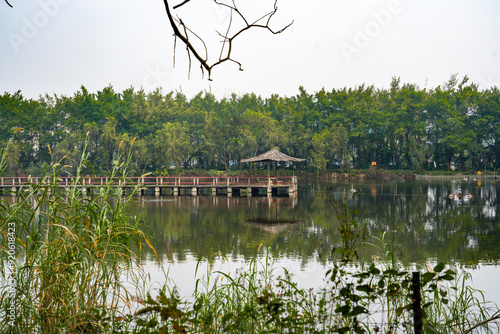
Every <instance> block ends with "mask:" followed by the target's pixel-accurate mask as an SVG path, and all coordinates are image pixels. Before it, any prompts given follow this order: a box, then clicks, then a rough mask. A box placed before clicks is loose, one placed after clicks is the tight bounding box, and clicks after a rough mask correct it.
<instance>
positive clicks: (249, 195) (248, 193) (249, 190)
mask: <svg viewBox="0 0 500 334" xmlns="http://www.w3.org/2000/svg"><path fill="white" fill-rule="evenodd" d="M247 197H252V188H251V187H248V188H247Z"/></svg>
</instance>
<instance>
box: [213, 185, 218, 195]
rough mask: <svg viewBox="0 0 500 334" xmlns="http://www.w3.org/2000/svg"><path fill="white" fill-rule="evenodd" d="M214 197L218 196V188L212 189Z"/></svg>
mask: <svg viewBox="0 0 500 334" xmlns="http://www.w3.org/2000/svg"><path fill="white" fill-rule="evenodd" d="M212 196H217V188H215V187H213V188H212Z"/></svg>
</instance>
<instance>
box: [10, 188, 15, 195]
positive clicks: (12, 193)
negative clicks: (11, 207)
mask: <svg viewBox="0 0 500 334" xmlns="http://www.w3.org/2000/svg"><path fill="white" fill-rule="evenodd" d="M10 190H12V192H11V193H10V195H11V196H12V197H15V196H16V194H17V188H16V187H12V188H11V189H10Z"/></svg>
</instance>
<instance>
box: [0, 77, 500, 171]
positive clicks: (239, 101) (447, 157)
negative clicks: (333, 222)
mask: <svg viewBox="0 0 500 334" xmlns="http://www.w3.org/2000/svg"><path fill="white" fill-rule="evenodd" d="M499 122H500V91H499V88H498V87H492V88H489V89H485V90H480V89H479V88H478V85H477V84H475V83H472V82H470V81H469V79H468V77H467V76H465V77H464V78H462V79H459V78H458V77H457V75H452V76H451V77H450V79H449V80H448V81H447V82H446V83H444V84H443V85H440V86H438V87H436V88H432V89H427V88H419V87H418V86H417V85H415V84H411V83H401V80H400V79H399V78H393V79H392V82H391V84H390V87H389V88H387V89H377V88H376V87H374V86H367V85H360V86H358V87H355V88H341V89H332V90H331V91H327V90H325V89H322V90H320V91H318V92H315V93H308V92H307V91H306V90H305V89H304V88H303V87H300V88H299V92H298V94H297V95H295V96H291V97H281V96H279V95H271V97H269V98H261V97H259V96H256V95H255V94H245V95H242V96H236V95H232V96H231V98H225V99H220V100H218V99H216V98H215V97H214V95H212V94H210V93H199V94H198V95H196V96H194V97H192V98H191V99H188V98H187V97H186V96H185V95H183V94H182V93H175V92H170V93H167V94H165V93H163V92H162V91H161V90H155V91H153V92H145V91H144V90H142V89H140V90H136V89H134V88H129V89H126V90H124V91H123V92H116V91H115V90H114V88H113V87H112V86H108V87H105V88H104V89H102V90H101V91H98V92H96V93H91V92H89V91H88V90H87V89H86V88H85V87H84V86H82V87H81V88H80V90H78V91H77V92H76V93H75V94H74V95H73V96H64V95H61V96H59V95H56V94H54V95H53V96H50V95H45V96H40V97H39V98H38V99H27V98H24V97H23V95H22V92H21V91H18V92H15V93H8V92H5V93H4V94H3V95H1V96H0V144H1V147H6V148H7V149H8V152H7V157H8V159H9V166H10V167H9V168H10V169H9V173H10V174H11V175H23V174H31V175H37V174H39V173H41V171H42V170H43V166H44V165H46V164H47V163H49V162H51V161H52V162H54V161H61V160H62V161H63V163H64V164H65V165H67V166H68V167H67V168H68V169H71V168H73V167H72V166H76V165H77V164H78V161H79V159H80V154H81V153H80V152H81V150H82V148H83V145H84V142H85V140H86V139H87V140H88V145H89V146H88V150H89V152H90V155H89V159H88V162H89V164H91V165H92V166H93V167H94V173H97V174H99V173H101V172H102V173H105V171H106V170H110V169H111V168H112V167H113V164H114V163H116V160H115V156H116V153H117V150H118V148H119V146H122V149H123V148H129V147H130V148H131V150H132V154H133V161H134V167H135V169H136V172H138V173H143V172H156V173H157V174H158V173H162V172H163V173H165V172H168V171H169V170H171V169H173V168H176V169H178V168H179V167H181V166H184V167H187V166H196V167H197V168H204V169H229V168H232V167H233V166H235V167H236V168H240V167H241V168H243V167H244V166H240V163H239V161H240V159H242V158H248V157H252V156H255V155H257V154H260V153H263V152H265V151H267V150H269V149H271V148H278V149H279V150H281V151H282V152H284V153H286V154H288V155H291V156H295V157H301V158H306V159H307V161H306V162H305V163H304V164H303V166H301V167H303V168H310V169H312V170H316V171H319V172H322V171H325V170H328V169H335V168H339V169H344V170H345V169H349V168H367V167H369V166H370V165H372V162H376V165H377V167H380V168H387V169H409V170H416V171H421V170H434V169H438V170H439V169H448V168H450V167H451V166H452V165H455V166H457V167H458V168H461V169H462V170H466V171H474V170H483V169H493V168H497V167H498V164H499V159H498V155H499V152H500V145H499V141H498V140H497V138H499V136H500V127H499V126H498V125H499ZM7 142H9V143H10V144H9V145H7ZM132 143H133V145H132ZM70 166H71V167H70Z"/></svg>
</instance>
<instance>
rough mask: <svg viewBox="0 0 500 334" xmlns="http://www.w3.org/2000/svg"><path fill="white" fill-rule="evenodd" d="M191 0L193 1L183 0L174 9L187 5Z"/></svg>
mask: <svg viewBox="0 0 500 334" xmlns="http://www.w3.org/2000/svg"><path fill="white" fill-rule="evenodd" d="M189 1H191V0H184V1H183V2H181V3H180V4H178V5H175V6H174V9H177V8H179V7H180V6H182V5H185V4H186V3H188V2H189Z"/></svg>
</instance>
